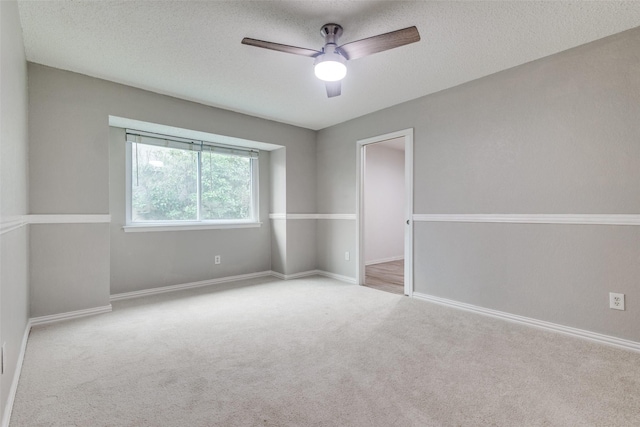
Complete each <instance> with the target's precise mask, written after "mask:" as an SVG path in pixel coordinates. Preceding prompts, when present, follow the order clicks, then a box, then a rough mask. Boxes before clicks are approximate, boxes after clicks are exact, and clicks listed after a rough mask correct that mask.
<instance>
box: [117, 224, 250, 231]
mask: <svg viewBox="0 0 640 427" xmlns="http://www.w3.org/2000/svg"><path fill="white" fill-rule="evenodd" d="M260 226H262V223H261V222H230V223H218V224H207V223H191V224H166V223H165V224H135V225H125V226H124V227H122V229H123V230H124V232H125V233H139V232H148V231H190V230H226V229H231V228H257V227H260Z"/></svg>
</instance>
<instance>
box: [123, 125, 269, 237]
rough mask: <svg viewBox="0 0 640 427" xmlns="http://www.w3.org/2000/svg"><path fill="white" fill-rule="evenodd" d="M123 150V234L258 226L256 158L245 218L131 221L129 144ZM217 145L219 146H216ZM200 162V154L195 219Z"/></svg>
mask: <svg viewBox="0 0 640 427" xmlns="http://www.w3.org/2000/svg"><path fill="white" fill-rule="evenodd" d="M127 132H129V133H135V134H140V135H147V136H152V137H158V138H166V139H171V140H177V141H185V139H184V138H180V137H172V136H165V135H156V134H151V133H149V132H141V131H135V130H129V129H127ZM190 142H193V143H198V144H204V145H213V146H216V144H211V143H209V142H202V141H195V140H190ZM125 144H126V149H125V164H126V166H125V181H126V184H125V185H126V191H125V197H126V203H125V210H126V212H125V218H126V219H125V225H124V227H122V228H123V229H124V231H125V232H147V231H179V230H208V229H229V228H254V227H260V226H261V225H262V223H261V222H260V180H259V179H258V177H259V176H260V173H259V164H260V156H259V154H258V157H256V158H251V215H250V218H248V219H233V220H196V221H175V220H174V221H136V222H133V221H132V209H131V198H132V187H131V186H132V176H131V174H132V171H133V165H132V162H133V154H132V150H133V148H132V147H133V143H132V142H131V141H125ZM217 146H222V145H221V144H220V145H217ZM225 148H230V149H233V148H234V147H230V146H225ZM201 162H202V158H201V155H200V152H199V154H198V168H197V170H198V217H200V209H201V206H200V202H201V200H200V191H201V186H202V182H201V176H200V171H201Z"/></svg>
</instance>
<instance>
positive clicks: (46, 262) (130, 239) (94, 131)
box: [28, 64, 316, 316]
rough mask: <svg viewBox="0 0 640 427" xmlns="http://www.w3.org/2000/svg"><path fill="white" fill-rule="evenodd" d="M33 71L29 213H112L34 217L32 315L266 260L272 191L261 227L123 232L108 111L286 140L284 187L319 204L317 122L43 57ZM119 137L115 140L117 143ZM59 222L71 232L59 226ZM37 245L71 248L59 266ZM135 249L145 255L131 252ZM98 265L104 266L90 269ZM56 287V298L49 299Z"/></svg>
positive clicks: (302, 205) (261, 266) (299, 203)
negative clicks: (93, 73) (125, 81)
mask: <svg viewBox="0 0 640 427" xmlns="http://www.w3.org/2000/svg"><path fill="white" fill-rule="evenodd" d="M28 72H29V103H30V112H29V131H30V162H31V169H30V175H29V179H30V194H31V203H32V205H31V213H34V214H109V213H110V214H111V215H112V219H113V223H112V224H111V227H108V226H105V224H72V225H68V226H65V227H62V226H61V225H58V224H54V225H42V226H38V228H42V229H43V230H45V229H51V231H37V232H35V233H34V235H33V236H31V245H32V252H33V253H34V255H36V256H34V259H33V260H32V263H31V272H32V275H33V279H32V282H31V285H32V288H33V292H32V295H31V296H32V299H31V301H32V303H31V310H32V313H31V314H32V316H40V315H45V314H53V313H60V312H65V311H69V309H70V308H73V309H81V308H91V307H96V306H102V305H107V304H108V303H109V298H108V297H109V293H110V292H111V293H121V292H128V291H135V290H141V289H147V288H152V287H158V286H165V285H173V284H181V283H186V282H192V281H199V280H207V279H215V278H218V277H224V276H228V275H235V274H244V273H252V272H256V271H264V270H267V269H269V268H270V263H271V261H270V249H269V247H270V227H269V222H268V220H267V219H266V218H267V215H268V206H269V195H268V193H267V194H266V195H264V194H263V195H264V197H263V198H262V199H261V201H262V205H261V207H262V211H261V216H262V220H263V222H264V223H265V225H264V226H263V227H262V228H259V229H233V230H206V231H172V232H150V233H127V234H125V233H123V232H122V229H121V225H122V221H123V220H122V218H123V217H122V215H123V213H124V208H123V206H124V205H123V203H124V193H123V191H122V190H123V189H124V182H123V177H124V172H123V169H122V167H123V163H122V162H123V161H124V157H122V156H121V154H118V152H115V153H111V155H110V143H109V135H110V131H109V124H108V117H109V115H113V116H119V117H126V118H129V119H135V120H140V121H146V122H151V123H159V124H162V125H167V126H175V127H180V128H186V129H191V130H196V131H203V132H210V133H215V134H220V135H228V136H233V137H238V138H244V139H249V140H254V141H262V142H267V143H271V144H277V145H281V146H284V147H286V150H287V156H286V168H287V178H289V179H290V180H291V183H287V187H286V191H287V192H289V191H291V192H292V195H289V194H287V196H288V197H287V199H288V200H291V199H294V198H295V200H296V202H295V204H294V206H295V207H296V209H301V210H303V211H304V210H307V209H314V208H315V200H316V197H315V194H316V193H315V191H316V188H315V186H314V183H313V177H314V175H315V168H314V167H312V166H310V165H312V164H314V163H315V162H314V159H313V155H314V154H315V132H313V131H311V130H307V129H302V128H298V127H295V126H289V125H284V124H281V123H276V122H272V121H268V120H263V119H258V118H255V117H250V116H246V115H243V114H238V113H234V112H231V111H226V110H221V109H217V108H213V107H207V106H203V105H201V104H196V103H193V102H188V101H184V100H180V99H176V98H171V97H168V96H163V95H158V94H155V93H151V92H148V91H144V90H140V89H135V88H132V87H128V86H124V85H120V84H116V83H112V82H108V81H105V80H100V79H95V78H91V77H87V76H84V75H80V74H76V73H71V72H67V71H62V70H58V69H54V68H50V67H45V66H42V65H38V64H29V67H28ZM114 144H116V143H115V142H112V143H111V145H112V148H113V149H116V147H115V145H114ZM122 148H123V147H122ZM120 153H123V152H120ZM265 160H266V162H265V164H264V166H266V167H263V162H262V161H261V165H260V166H261V179H262V180H263V181H264V182H263V184H265V185H264V188H262V187H263V186H261V194H262V190H265V191H267V192H268V189H269V187H270V185H269V183H268V182H269V167H268V165H269V160H268V156H266V157H265ZM110 167H111V170H110ZM110 196H111V199H110ZM54 228H56V229H59V230H63V229H66V230H67V231H69V232H64V231H60V232H56V231H53V229H54ZM34 230H36V228H35V227H34ZM72 230H73V231H72ZM88 236H91V237H90V238H88ZM303 237H304V236H303ZM88 244H91V245H93V246H95V249H96V250H95V252H94V253H93V255H87V245H88ZM311 244H314V245H315V242H311ZM41 248H48V249H49V250H50V251H53V250H55V248H65V249H64V250H65V255H64V259H62V260H61V261H62V262H63V265H62V266H58V265H57V264H55V263H57V262H58V261H60V260H59V259H58V257H57V256H54V255H53V254H51V253H49V252H46V253H45V252H41V251H42V250H43V249H41ZM105 248H106V253H105ZM183 250H184V251H186V250H195V251H196V252H197V253H198V254H199V255H197V256H196V257H194V258H192V259H191V261H190V262H188V263H187V262H185V263H184V264H183V265H178V264H179V262H180V261H185V260H184V255H178V254H179V253H180V254H182V251H183ZM133 252H135V253H136V254H137V256H138V257H139V258H138V260H139V261H140V263H134V262H131V260H129V259H126V255H129V256H130V255H131V254H132V253H133ZM90 253H91V252H90ZM217 254H220V255H221V256H222V258H223V264H222V265H221V266H217V268H213V267H212V266H211V259H212V257H213V256H214V255H217ZM87 256H89V257H90V259H87V260H86V261H87V263H88V265H91V266H92V268H91V269H84V268H80V267H79V266H78V265H77V264H75V261H73V260H78V259H83V257H87ZM174 256H175V257H176V258H174ZM65 267H68V269H66V270H65ZM96 271H97V272H100V274H94V273H95V272H96ZM92 272H93V273H92ZM110 282H113V283H110ZM111 286H112V289H110V288H111ZM54 294H55V295H57V298H55V299H53V300H48V301H45V297H47V296H50V295H54Z"/></svg>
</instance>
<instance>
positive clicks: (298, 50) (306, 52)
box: [242, 37, 322, 58]
mask: <svg viewBox="0 0 640 427" xmlns="http://www.w3.org/2000/svg"><path fill="white" fill-rule="evenodd" d="M242 44H246V45H249V46H255V47H262V48H264V49H271V50H277V51H278V52H285V53H292V54H294V55H301V56H308V57H310V58H315V57H316V56H318V55H320V54H321V53H322V52H320V51H318V50H313V49H306V48H304V47H296V46H289V45H286V44H280V43H272V42H266V41H264V40H256V39H250V38H248V37H245V38H243V39H242Z"/></svg>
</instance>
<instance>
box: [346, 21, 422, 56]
mask: <svg viewBox="0 0 640 427" xmlns="http://www.w3.org/2000/svg"><path fill="white" fill-rule="evenodd" d="M417 41H420V33H418V29H417V28H416V27H409V28H405V29H402V30H397V31H391V32H390V33H385V34H380V35H378V36H373V37H369V38H366V39H362V40H358V41H355V42H351V43H347V44H344V45H342V46H340V47H339V48H338V50H339V51H340V53H341V54H342V55H343V56H344V57H345V58H347V59H358V58H362V57H363V56H367V55H371V54H374V53H378V52H382V51H385V50H389V49H393V48H395V47H400V46H404V45H406V44H409V43H415V42H417Z"/></svg>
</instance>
